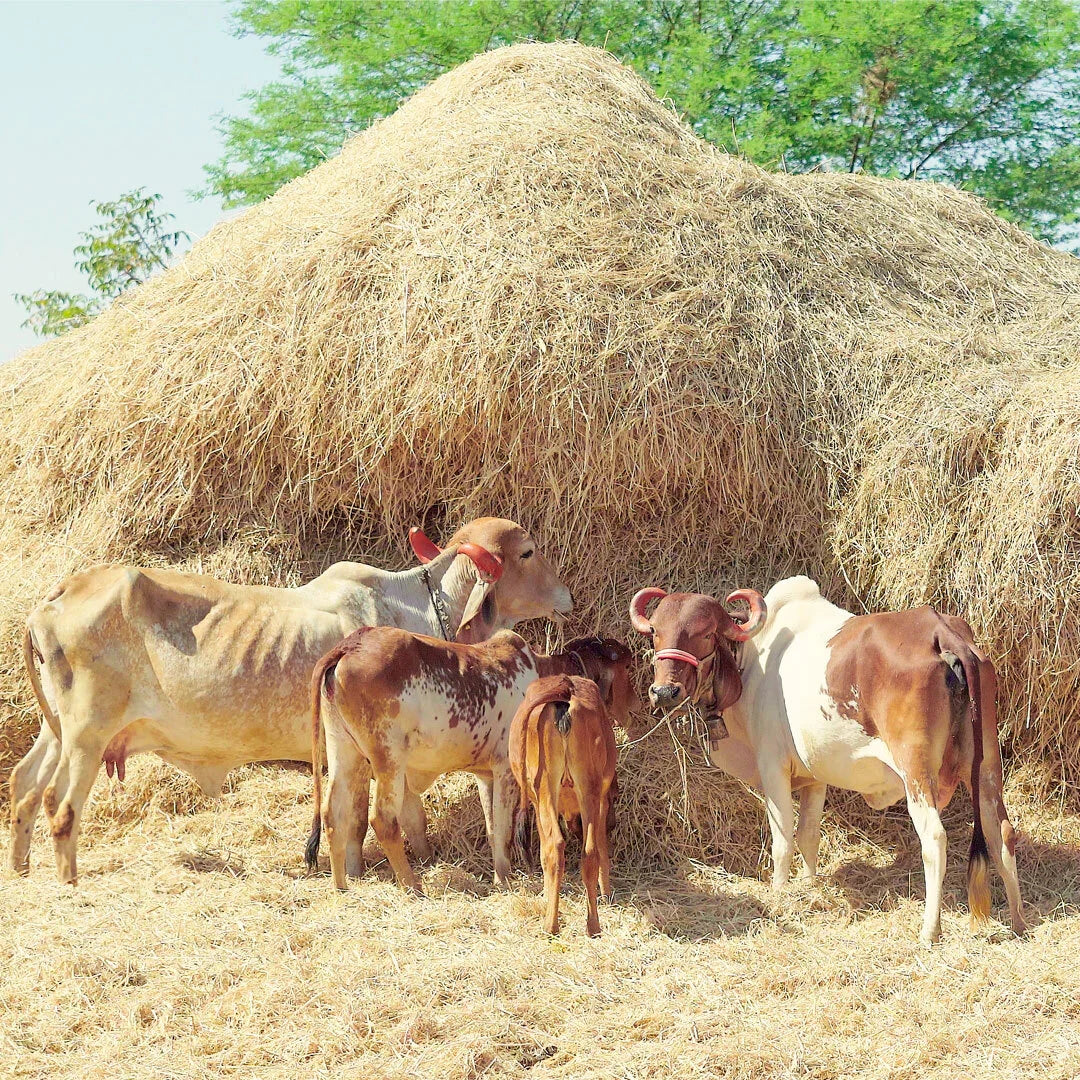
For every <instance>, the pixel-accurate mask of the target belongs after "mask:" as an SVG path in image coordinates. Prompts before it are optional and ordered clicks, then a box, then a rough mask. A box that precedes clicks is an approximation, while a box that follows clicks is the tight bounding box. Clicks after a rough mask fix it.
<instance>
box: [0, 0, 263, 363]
mask: <svg viewBox="0 0 1080 1080" xmlns="http://www.w3.org/2000/svg"><path fill="white" fill-rule="evenodd" d="M228 10H229V9H228V7H227V6H226V5H225V4H223V3H214V2H211V0H0V208H2V209H0V362H3V361H4V360H7V359H9V358H10V357H11V356H13V355H14V354H16V353H17V352H19V351H21V350H22V349H24V348H26V347H27V346H28V345H31V344H33V343H34V341H35V340H38V339H36V338H35V337H34V335H33V334H32V333H31V332H30V331H29V330H23V329H20V326H19V324H20V323H21V322H22V320H23V319H24V318H25V314H24V312H23V311H22V309H21V308H20V307H19V306H18V305H17V304H16V303H15V302H14V300H12V297H11V294H12V293H13V292H33V291H34V290H35V289H38V288H45V289H67V290H72V291H83V282H82V280H81V277H80V275H79V274H78V273H77V271H76V270H75V268H74V265H73V260H72V254H71V251H72V248H73V247H74V246H75V244H76V243H77V241H78V234H79V232H81V231H82V230H83V229H85V228H87V227H89V226H90V225H91V224H93V222H94V220H95V219H94V214H93V210H92V209H91V207H90V205H89V204H90V203H91V202H92V201H98V200H102V199H112V198H115V197H116V196H117V195H119V194H120V193H121V192H124V191H127V190H129V189H131V188H135V187H146V188H148V189H149V190H150V191H154V192H160V193H161V194H162V196H163V201H162V205H163V208H164V209H166V210H170V211H172V213H174V214H175V215H176V224H177V226H178V227H180V228H183V229H186V230H187V231H188V232H189V233H191V235H192V237H193V238H197V237H199V236H201V235H203V234H204V233H205V232H206V231H207V230H208V229H209V228H210V226H212V225H213V224H214V223H215V222H216V221H218V220H219V219H220V218H221V217H222V215H223V211H222V208H221V204H220V202H219V201H218V200H216V199H201V200H197V199H194V198H192V197H191V195H190V192H191V191H192V190H194V189H197V188H200V187H202V185H203V175H202V166H203V165H204V164H206V163H207V162H208V161H212V160H214V159H215V158H217V157H218V155H219V152H220V147H221V144H220V138H219V136H218V134H217V132H216V131H215V127H214V116H215V114H217V113H221V112H237V111H240V110H242V108H243V105H242V103H241V100H240V98H241V95H242V94H243V93H244V91H245V90H255V89H257V88H258V87H260V86H262V85H263V84H265V83H267V82H269V81H270V80H272V79H273V78H274V77H275V76H276V75H277V73H278V62H277V61H276V60H274V59H273V58H272V57H269V56H267V55H266V54H265V53H264V51H263V43H262V41H260V40H258V39H255V38H241V39H237V38H234V37H232V36H231V35H230V34H229V30H228V22H227V20H228Z"/></svg>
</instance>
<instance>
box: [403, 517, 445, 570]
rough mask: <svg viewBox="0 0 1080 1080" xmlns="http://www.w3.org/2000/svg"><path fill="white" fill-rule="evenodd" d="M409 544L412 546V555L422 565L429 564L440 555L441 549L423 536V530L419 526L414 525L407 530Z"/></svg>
mask: <svg viewBox="0 0 1080 1080" xmlns="http://www.w3.org/2000/svg"><path fill="white" fill-rule="evenodd" d="M409 543H410V544H412V549H413V554H414V555H415V556H416V557H417V558H418V559H419V560H420V561H421V562H422V563H428V562H431V560H432V559H437V558H438V557H439V556H440V555H441V554H442V548H441V547H439V546H438V544H433V543H432V542H431V541H430V540H429V539H428V538H427V537H426V536H425V535H424V530H423V529H421V528H420V526H419V525H414V526H413V527H412V528H411V529H410V530H409Z"/></svg>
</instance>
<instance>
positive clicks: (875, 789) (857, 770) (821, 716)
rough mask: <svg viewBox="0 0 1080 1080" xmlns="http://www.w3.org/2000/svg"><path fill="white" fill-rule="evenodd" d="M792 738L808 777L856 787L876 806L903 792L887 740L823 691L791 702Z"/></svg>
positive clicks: (836, 785) (893, 798)
mask: <svg viewBox="0 0 1080 1080" xmlns="http://www.w3.org/2000/svg"><path fill="white" fill-rule="evenodd" d="M787 710H788V720H789V723H790V726H791V738H792V742H793V743H794V745H795V752H796V754H797V755H798V758H799V764H800V765H801V766H802V769H804V770H805V775H806V776H807V777H812V778H813V779H815V780H820V781H822V782H824V783H826V784H829V785H830V786H831V787H839V788H846V789H847V790H848V791H857V792H859V794H860V795H862V796H864V797H865V798H866V800H867V801H868V802H869V803H871V805H873V806H878V807H881V806H888V805H890V804H891V803H894V802H896V801H897V799H900V798H903V796H904V782H903V780H902V778H901V777H900V774H899V772H898V771H897V769H896V766H895V763H894V762H893V758H892V754H891V753H889V748H888V747H887V746H886V745H885V743H884V741H883V740H882V739H880V738H878V737H877V736H871V735H868V734H867V733H866V732H865V731H864V730H863V728H862V726H861V725H860V724H859V723H858V721H856V720H851V719H849V718H847V717H845V716H843V715H841V713H840V711H839V710H838V709H837V707H836V704H835V702H833V700H832V699H831V698H830V697H829V696H828V694H827V693H826V692H825V691H824V689H821V690H820V691H819V692H818V693H817V694H816V695H806V696H805V697H803V698H801V699H800V700H798V701H791V700H789V701H788V702H787Z"/></svg>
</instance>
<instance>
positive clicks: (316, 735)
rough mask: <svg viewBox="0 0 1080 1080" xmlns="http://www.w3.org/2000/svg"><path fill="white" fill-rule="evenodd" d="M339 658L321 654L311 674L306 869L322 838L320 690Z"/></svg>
mask: <svg viewBox="0 0 1080 1080" xmlns="http://www.w3.org/2000/svg"><path fill="white" fill-rule="evenodd" d="M340 659H341V656H340V654H339V653H338V652H337V650H335V651H334V652H332V653H330V654H329V655H328V656H324V657H323V658H322V659H321V660H320V661H319V662H318V663H317V664H316V665H315V670H314V672H312V675H311V776H312V779H313V780H314V796H313V798H314V803H315V806H314V809H313V813H312V820H311V832H310V833H309V834H308V839H307V846H306V847H305V848H304V862H305V863H306V864H307V868H308V870H310V871H314V870H315V868H316V867H317V866H318V864H319V844H320V842H321V840H322V766H323V732H322V692H323V685H324V683H325V682H326V680H327V678H329V677H332V676H333V673H334V668H335V667H336V666H337V663H338V661H339V660H340Z"/></svg>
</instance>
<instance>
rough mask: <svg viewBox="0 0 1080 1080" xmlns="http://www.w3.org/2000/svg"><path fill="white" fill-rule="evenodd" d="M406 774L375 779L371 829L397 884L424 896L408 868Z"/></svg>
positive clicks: (409, 867) (379, 776)
mask: <svg viewBox="0 0 1080 1080" xmlns="http://www.w3.org/2000/svg"><path fill="white" fill-rule="evenodd" d="M405 788H406V784H405V773H404V772H390V773H382V774H381V775H377V776H376V777H375V808H374V810H373V812H372V815H371V825H372V828H374V830H375V835H376V836H377V837H378V838H379V843H380V844H382V849H383V851H384V852H385V853H386V857H387V859H389V860H390V865H391V866H392V867H393V868H394V876H395V877H396V878H397V882H398V884H399V885H400V886H401V887H402V888H403V889H406V890H407V891H409V892H412V893H416V895H417V896H422V895H423V893H424V890H423V887H422V886H421V885H420V881H419V879H418V878H417V876H416V875H415V874H414V873H413V869H412V867H411V866H410V865H409V859H408V856H407V855H406V854H405V843H404V841H403V840H402V833H401V806H402V803H403V802H404V800H405Z"/></svg>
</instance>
